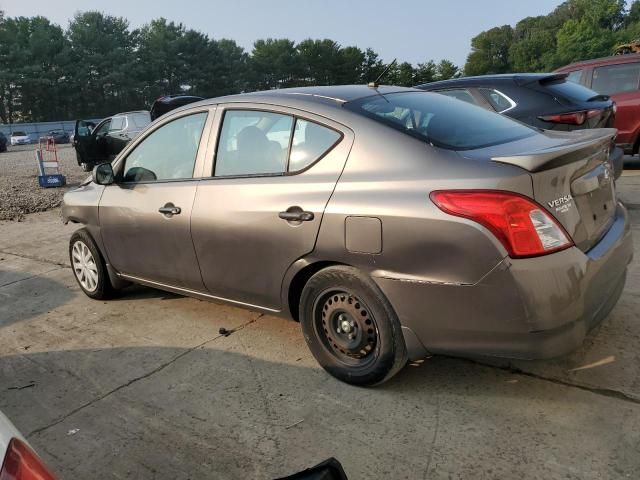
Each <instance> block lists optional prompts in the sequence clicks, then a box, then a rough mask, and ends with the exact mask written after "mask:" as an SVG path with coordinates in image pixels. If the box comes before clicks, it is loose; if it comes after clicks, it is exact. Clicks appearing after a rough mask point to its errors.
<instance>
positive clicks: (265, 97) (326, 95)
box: [176, 85, 419, 111]
mask: <svg viewBox="0 0 640 480" xmlns="http://www.w3.org/2000/svg"><path fill="white" fill-rule="evenodd" d="M405 91H406V92H411V91H413V92H418V91H419V90H417V89H415V88H408V87H394V86H388V85H380V86H378V87H369V86H367V85H334V86H321V87H294V88H279V89H275V90H266V91H259V92H250V93H240V94H236V95H227V96H224V97H216V98H209V99H206V100H203V101H201V102H196V103H190V104H188V105H185V106H184V107H181V108H179V109H177V110H176V111H178V110H185V109H189V108H193V107H199V106H203V105H217V104H219V103H232V102H255V103H271V102H277V104H279V105H283V106H284V105H288V104H294V103H295V104H299V103H301V102H302V103H307V104H317V105H335V106H341V105H342V104H344V103H347V102H352V101H354V100H358V99H360V98H365V97H370V96H373V95H380V94H389V93H397V92H405Z"/></svg>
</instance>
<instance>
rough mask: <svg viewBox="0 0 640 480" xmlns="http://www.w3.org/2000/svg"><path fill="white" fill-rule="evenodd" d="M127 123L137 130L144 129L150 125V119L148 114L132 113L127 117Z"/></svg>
mask: <svg viewBox="0 0 640 480" xmlns="http://www.w3.org/2000/svg"><path fill="white" fill-rule="evenodd" d="M129 122H130V123H133V125H135V126H136V127H137V128H144V127H146V126H147V125H149V124H150V123H151V117H150V116H149V114H148V113H142V112H140V113H132V114H131V115H129Z"/></svg>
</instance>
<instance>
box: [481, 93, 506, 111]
mask: <svg viewBox="0 0 640 480" xmlns="http://www.w3.org/2000/svg"><path fill="white" fill-rule="evenodd" d="M479 90H480V93H482V94H483V95H484V97H485V98H486V99H487V101H488V102H489V103H490V104H491V106H492V107H493V109H494V110H495V111H496V112H498V113H502V112H504V111H506V110H509V109H510V108H513V107H514V106H515V105H514V104H513V103H512V102H511V100H509V99H508V98H507V96H506V95H504V94H503V93H501V92H499V91H497V90H494V89H492V88H480V89H479Z"/></svg>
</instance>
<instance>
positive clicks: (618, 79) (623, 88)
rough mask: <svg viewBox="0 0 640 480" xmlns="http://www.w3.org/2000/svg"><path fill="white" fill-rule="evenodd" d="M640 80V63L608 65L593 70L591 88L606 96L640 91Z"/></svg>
mask: <svg viewBox="0 0 640 480" xmlns="http://www.w3.org/2000/svg"><path fill="white" fill-rule="evenodd" d="M639 80H640V63H626V64H624V65H607V66H605V67H598V68H595V69H594V70H593V80H592V82H591V88H592V89H593V90H595V91H596V92H598V93H602V94H604V95H610V94H612V93H620V92H632V91H634V90H638V81H639Z"/></svg>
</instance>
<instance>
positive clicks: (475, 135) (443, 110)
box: [345, 92, 535, 150]
mask: <svg viewBox="0 0 640 480" xmlns="http://www.w3.org/2000/svg"><path fill="white" fill-rule="evenodd" d="M345 108H348V109H350V110H352V111H354V112H357V113H360V114H362V115H365V116H367V117H369V118H372V119H374V120H376V121H378V122H380V123H384V124H385V125H388V126H390V127H392V128H395V129H397V130H400V131H402V132H404V133H406V134H408V135H411V136H413V137H416V138H418V139H421V140H425V141H427V142H429V143H432V144H433V145H435V146H437V147H442V148H448V149H451V150H470V149H474V148H482V147H488V146H491V145H498V144H501V143H508V142H512V141H514V140H519V139H521V138H525V137H530V136H532V135H535V130H533V129H531V128H529V127H527V126H525V125H522V124H520V123H518V122H515V121H513V120H511V119H509V118H507V117H504V116H502V115H498V114H497V113H493V112H489V111H487V110H485V109H483V108H480V107H477V106H475V105H471V104H469V103H466V102H461V101H459V100H456V99H454V98H450V97H447V96H445V95H439V94H436V93H429V92H400V93H391V94H387V95H382V94H379V95H374V96H371V97H365V98H362V99H360V100H356V101H353V102H349V103H347V104H345Z"/></svg>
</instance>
